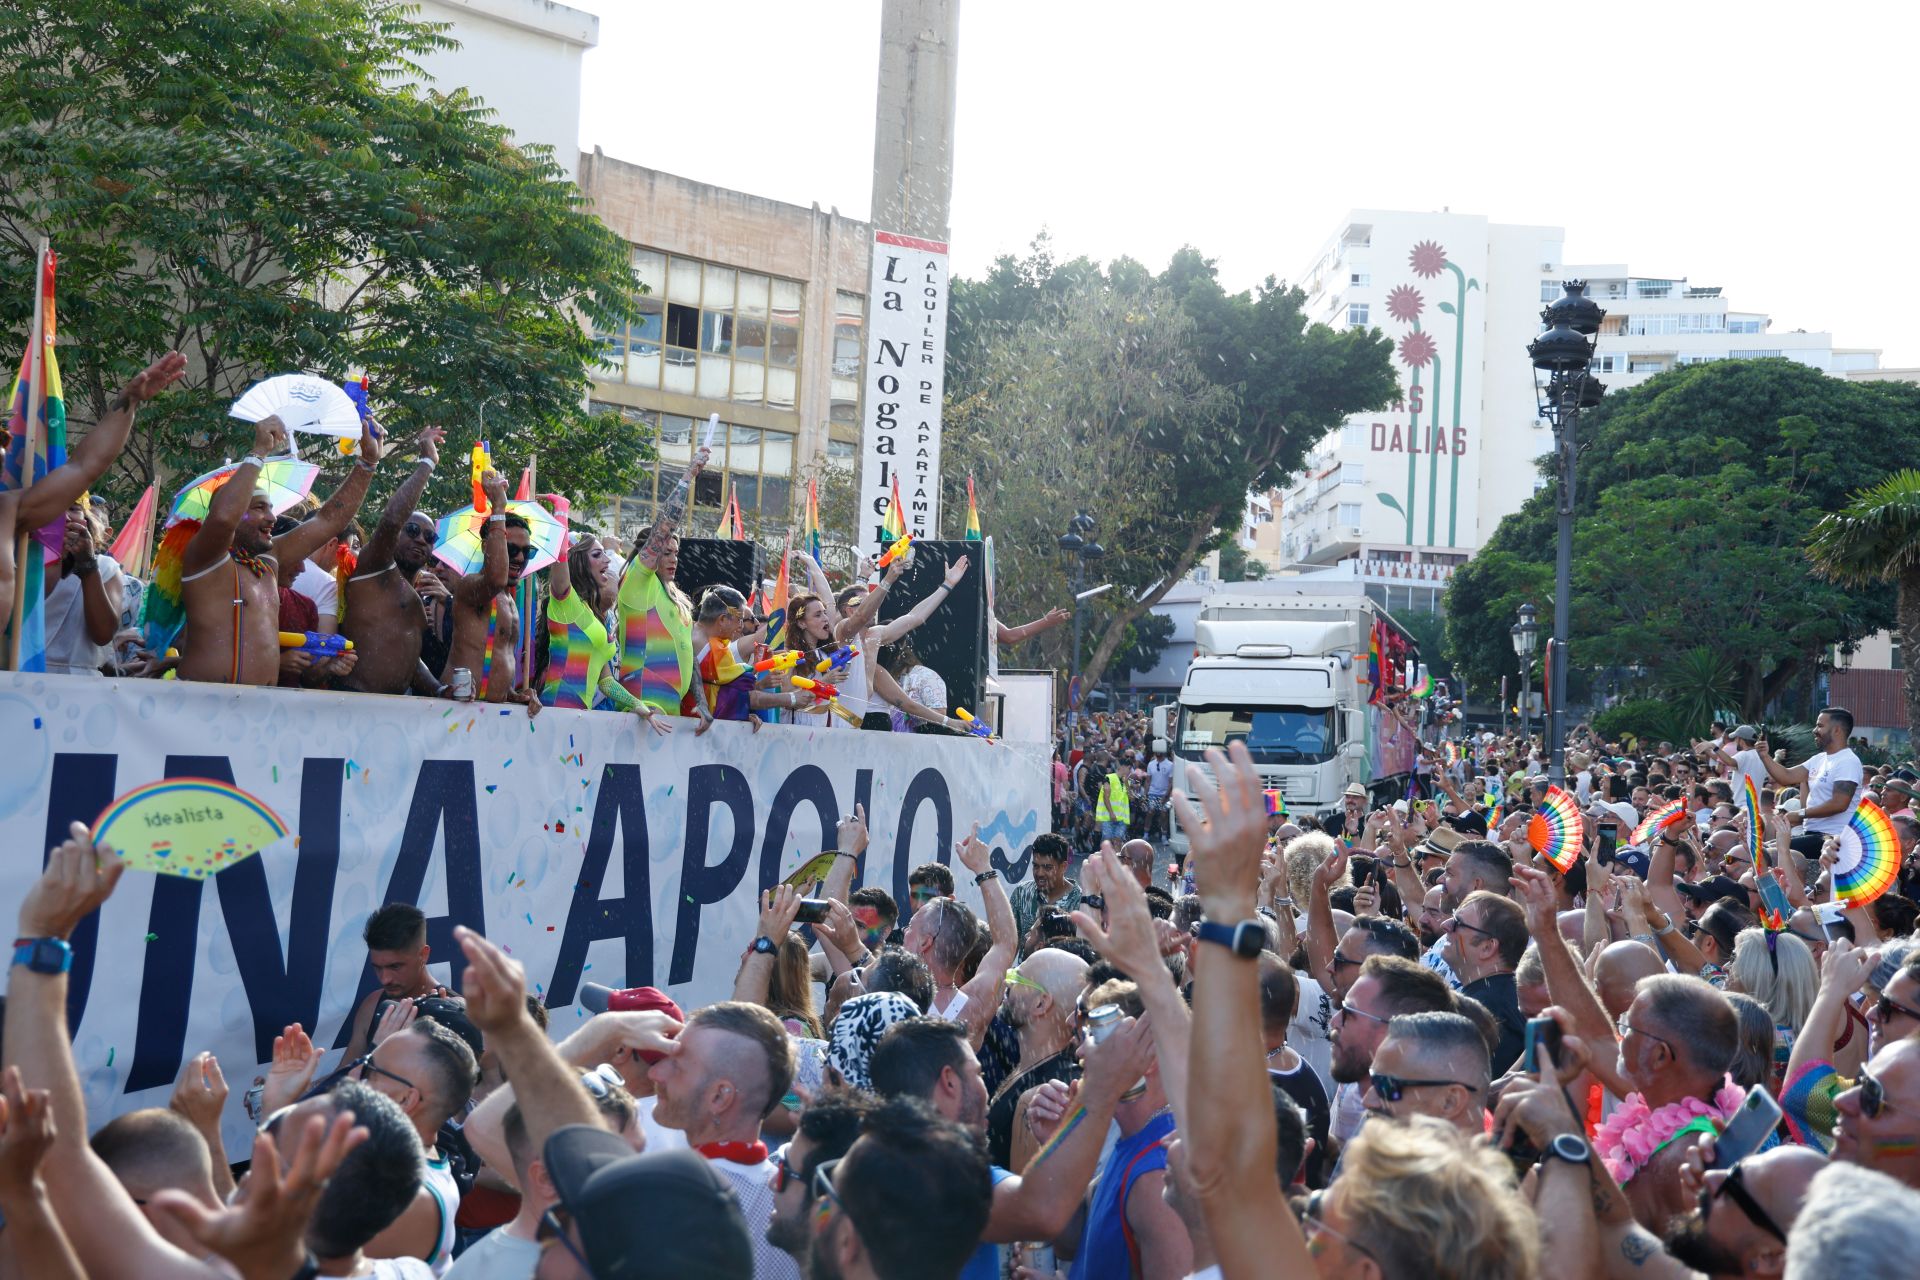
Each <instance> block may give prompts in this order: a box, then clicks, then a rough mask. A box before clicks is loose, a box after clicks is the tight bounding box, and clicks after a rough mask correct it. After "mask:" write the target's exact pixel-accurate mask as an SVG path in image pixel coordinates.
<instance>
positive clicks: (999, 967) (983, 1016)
mask: <svg viewBox="0 0 1920 1280" xmlns="http://www.w3.org/2000/svg"><path fill="white" fill-rule="evenodd" d="M958 852H959V857H960V864H961V865H962V866H963V867H965V868H966V869H967V870H968V871H969V872H970V873H972V875H973V882H974V884H975V886H977V887H978V888H979V890H980V896H981V899H982V901H983V902H984V904H985V906H986V912H987V936H988V938H989V940H990V946H989V947H988V949H987V953H986V955H985V956H983V957H982V958H981V960H980V962H979V964H978V965H977V966H976V967H975V970H974V974H973V976H972V977H971V978H968V977H967V976H966V974H965V973H964V972H963V971H962V966H963V965H964V964H965V963H966V960H967V957H968V955H969V954H970V953H971V952H972V951H973V947H974V940H975V938H976V936H977V934H978V932H979V931H978V927H977V926H976V925H975V924H974V923H973V919H972V916H973V913H972V912H970V911H968V910H967V908H966V907H965V906H964V905H962V904H961V903H960V902H959V901H957V900H955V899H953V898H935V899H934V900H933V901H932V902H929V903H928V904H927V905H926V906H925V907H923V908H921V909H920V910H918V911H916V912H914V913H913V919H912V920H910V921H908V922H907V932H906V937H905V938H904V939H903V940H902V945H904V946H905V947H906V949H907V952H908V953H909V954H911V955H916V956H919V957H920V958H921V959H922V960H924V961H926V965H927V968H928V969H929V970H931V971H932V973H933V1007H932V1010H931V1012H932V1013H933V1014H934V1015H936V1016H937V1017H941V1018H954V1019H957V1020H958V1021H960V1022H964V1023H965V1024H966V1026H967V1034H968V1036H969V1038H971V1039H972V1041H973V1042H974V1043H975V1044H976V1045H977V1044H979V1043H980V1042H981V1040H982V1039H984V1038H985V1036H986V1034H987V1024H988V1023H989V1022H991V1021H992V1020H993V1014H994V1009H995V1007H996V1005H997V1004H998V1001H999V995H1000V983H1001V979H1003V978H1005V977H1006V976H1007V969H1008V967H1009V966H1010V965H1012V964H1013V958H1014V949H1015V946H1016V944H1017V943H1018V942H1019V940H1020V938H1019V935H1018V934H1017V933H1015V932H1014V923H1013V908H1012V906H1010V905H1009V904H1008V902H1007V891H1006V890H1005V889H1003V888H1002V887H1001V885H1000V873H999V872H998V871H995V870H994V869H993V851H992V850H990V849H989V848H987V846H986V845H985V844H983V843H982V842H981V840H980V824H979V823H977V822H976V823H974V824H973V833H972V834H971V835H969V836H968V837H967V838H966V839H964V840H962V841H961V842H960V848H959V851H958Z"/></svg>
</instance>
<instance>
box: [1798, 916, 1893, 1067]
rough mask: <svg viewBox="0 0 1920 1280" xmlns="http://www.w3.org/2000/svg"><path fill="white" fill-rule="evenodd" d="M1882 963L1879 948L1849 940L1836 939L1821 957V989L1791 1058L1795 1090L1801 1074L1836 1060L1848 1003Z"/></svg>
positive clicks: (1802, 1027) (1802, 1024) (1802, 1026)
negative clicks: (1855, 944) (1875, 966)
mask: <svg viewBox="0 0 1920 1280" xmlns="http://www.w3.org/2000/svg"><path fill="white" fill-rule="evenodd" d="M1879 961H1880V952H1879V949H1878V948H1875V947H1856V946H1854V945H1853V944H1852V943H1851V942H1848V941H1847V940H1846V939H1845V938H1836V939H1834V940H1833V943H1832V945H1830V946H1829V947H1828V948H1827V954H1826V955H1824V956H1822V957H1821V958H1820V989H1819V990H1818V991H1817V992H1816V993H1815V994H1814V997H1813V1005H1812V1006H1811V1007H1810V1008H1809V1009H1808V1010H1807V1017H1806V1021H1804V1022H1803V1023H1801V1024H1800V1034H1799V1035H1797V1036H1795V1037H1794V1038H1793V1053H1792V1055H1791V1056H1790V1057H1788V1059H1787V1074H1786V1077H1785V1079H1786V1082H1787V1085H1788V1087H1789V1090H1791V1086H1792V1084H1793V1082H1794V1080H1795V1079H1796V1078H1797V1077H1798V1076H1799V1075H1800V1073H1801V1072H1803V1071H1805V1070H1806V1069H1807V1068H1809V1067H1811V1066H1814V1065H1815V1064H1817V1063H1822V1062H1831V1061H1832V1060H1833V1046H1834V1042H1835V1041H1837V1040H1839V1039H1840V1033H1841V1032H1842V1031H1843V1030H1844V1029H1845V1028H1846V1025H1847V1001H1848V1000H1849V999H1850V998H1851V997H1852V996H1853V993H1854V992H1856V991H1858V990H1859V989H1860V988H1861V987H1863V986H1865V985H1866V982H1867V975H1869V974H1871V973H1872V972H1873V966H1874V965H1876V964H1878V963H1879Z"/></svg>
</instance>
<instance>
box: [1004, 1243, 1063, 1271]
mask: <svg viewBox="0 0 1920 1280" xmlns="http://www.w3.org/2000/svg"><path fill="white" fill-rule="evenodd" d="M1013 1260H1014V1261H1015V1262H1017V1263H1019V1264H1020V1265H1021V1266H1023V1267H1026V1268H1028V1269H1029V1270H1031V1271H1036V1272H1039V1273H1040V1274H1042V1275H1050V1274H1052V1272H1053V1270H1054V1262H1053V1246H1052V1245H1050V1244H1020V1245H1015V1246H1014V1254H1013Z"/></svg>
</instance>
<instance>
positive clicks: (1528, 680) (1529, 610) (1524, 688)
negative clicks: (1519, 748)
mask: <svg viewBox="0 0 1920 1280" xmlns="http://www.w3.org/2000/svg"><path fill="white" fill-rule="evenodd" d="M1533 619H1534V611H1533V606H1532V605H1531V604H1523V605H1521V606H1520V621H1518V622H1516V623H1514V624H1513V626H1512V628H1511V631H1512V634H1513V651H1514V653H1516V654H1518V655H1519V657H1520V739H1521V741H1523V742H1524V741H1526V737H1527V717H1528V716H1529V715H1530V714H1531V713H1532V710H1533V647H1534V645H1535V644H1536V643H1537V642H1538V641H1539V638H1540V628H1539V626H1538V625H1537V624H1536V623H1535V622H1534V620H1533Z"/></svg>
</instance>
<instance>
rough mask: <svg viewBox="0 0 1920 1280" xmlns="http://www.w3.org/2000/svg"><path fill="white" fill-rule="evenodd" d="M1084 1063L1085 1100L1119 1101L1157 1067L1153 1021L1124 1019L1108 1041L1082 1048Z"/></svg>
mask: <svg viewBox="0 0 1920 1280" xmlns="http://www.w3.org/2000/svg"><path fill="white" fill-rule="evenodd" d="M1080 1063H1081V1065H1082V1066H1083V1067H1085V1068H1086V1070H1085V1072H1084V1074H1082V1076H1081V1077H1080V1089H1081V1092H1082V1094H1083V1096H1086V1097H1090V1098H1104V1099H1106V1100H1107V1101H1109V1102H1113V1101H1118V1100H1119V1097H1120V1095H1121V1094H1123V1093H1125V1092H1126V1091H1127V1090H1128V1089H1129V1088H1131V1087H1132V1086H1133V1082H1134V1081H1136V1080H1138V1079H1139V1078H1140V1077H1141V1076H1143V1075H1145V1074H1146V1073H1147V1068H1148V1067H1150V1066H1152V1065H1153V1024H1152V1019H1151V1018H1144V1017H1143V1018H1122V1019H1121V1020H1120V1025H1118V1026H1116V1027H1115V1028H1114V1029H1113V1030H1112V1031H1111V1032H1110V1033H1108V1035H1107V1038H1106V1039H1104V1040H1100V1041H1095V1040H1093V1039H1092V1038H1089V1039H1088V1040H1087V1042H1086V1043H1085V1044H1083V1045H1082V1046H1081V1047H1080ZM1029 1105H1031V1104H1029Z"/></svg>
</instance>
